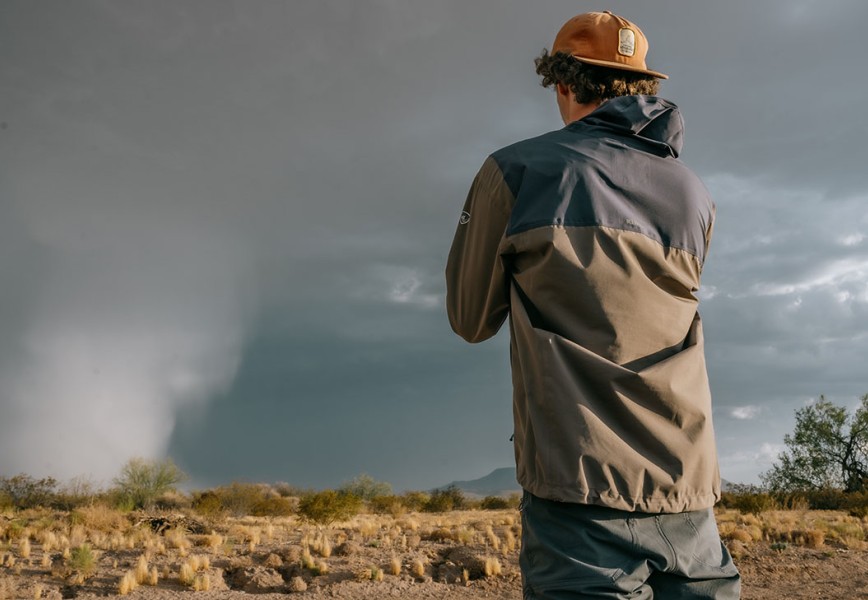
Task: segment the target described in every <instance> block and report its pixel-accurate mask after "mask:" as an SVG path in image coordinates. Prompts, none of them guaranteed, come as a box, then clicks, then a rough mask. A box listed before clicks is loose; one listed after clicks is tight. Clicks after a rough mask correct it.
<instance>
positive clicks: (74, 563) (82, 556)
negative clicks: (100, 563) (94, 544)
mask: <svg viewBox="0 0 868 600" xmlns="http://www.w3.org/2000/svg"><path fill="white" fill-rule="evenodd" d="M69 568H70V569H72V570H73V571H74V572H76V573H78V574H79V575H81V576H82V577H84V578H87V577H90V576H91V575H93V572H94V570H95V569H96V556H95V555H94V553H93V550H91V548H90V546H88V545H87V544H82V545H81V546H78V547H76V548H73V549H72V552H71V553H70V556H69Z"/></svg>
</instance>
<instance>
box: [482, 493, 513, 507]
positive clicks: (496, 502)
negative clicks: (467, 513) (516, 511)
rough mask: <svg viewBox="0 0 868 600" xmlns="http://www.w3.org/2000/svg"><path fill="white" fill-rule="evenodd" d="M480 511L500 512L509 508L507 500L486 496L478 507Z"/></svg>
mask: <svg viewBox="0 0 868 600" xmlns="http://www.w3.org/2000/svg"><path fill="white" fill-rule="evenodd" d="M479 507H480V508H481V509H482V510H501V509H503V508H510V505H509V500H507V499H506V498H503V497H501V496H486V497H485V498H483V499H482V503H481V504H480V505H479Z"/></svg>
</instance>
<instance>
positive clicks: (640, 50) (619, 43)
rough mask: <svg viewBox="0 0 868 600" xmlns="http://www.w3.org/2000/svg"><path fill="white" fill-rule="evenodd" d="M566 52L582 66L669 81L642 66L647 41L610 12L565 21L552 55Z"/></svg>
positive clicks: (638, 30) (583, 15)
mask: <svg viewBox="0 0 868 600" xmlns="http://www.w3.org/2000/svg"><path fill="white" fill-rule="evenodd" d="M555 52H565V53H567V54H569V55H571V56H573V57H575V58H577V59H578V60H580V61H581V62H583V63H588V64H589V65H598V66H601V67H609V68H611V69H621V70H624V71H634V72H636V73H645V74H646V75H652V76H654V77H659V78H660V79H669V76H668V75H664V74H663V73H658V72H657V71H652V70H650V69H649V68H648V66H647V65H646V64H645V55H646V54H648V39H647V38H646V37H645V34H644V33H642V30H641V29H639V28H638V27H637V26H636V25H635V24H634V23H631V22H630V21H628V20H627V19H625V18H624V17H619V16H618V15H613V14H612V13H611V12H609V11H608V10H607V11H603V12H589V13H584V14H581V15H576V16H575V17H573V18H572V19H570V20H569V21H567V22H566V23H565V24H564V26H563V27H561V30H560V31H559V32H558V35H557V36H556V37H555V43H554V44H553V45H552V54H554V53H555Z"/></svg>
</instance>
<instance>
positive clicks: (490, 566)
mask: <svg viewBox="0 0 868 600" xmlns="http://www.w3.org/2000/svg"><path fill="white" fill-rule="evenodd" d="M502 571H503V569H502V568H501V566H500V561H499V560H498V559H496V558H494V557H488V558H486V559H485V566H484V567H483V573H485V576H486V577H496V576H498V575H500V574H501V573H502Z"/></svg>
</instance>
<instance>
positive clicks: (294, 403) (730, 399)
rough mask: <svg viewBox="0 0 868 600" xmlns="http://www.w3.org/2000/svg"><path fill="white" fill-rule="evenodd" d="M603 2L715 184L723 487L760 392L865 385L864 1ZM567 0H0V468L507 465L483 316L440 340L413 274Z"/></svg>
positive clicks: (500, 344)
mask: <svg viewBox="0 0 868 600" xmlns="http://www.w3.org/2000/svg"><path fill="white" fill-rule="evenodd" d="M611 8H612V10H614V11H616V12H621V13H623V14H625V15H626V16H628V17H629V18H631V19H633V20H635V21H636V22H638V23H639V24H640V25H641V26H642V28H643V29H644V31H645V32H646V34H647V35H648V36H649V38H650V40H651V54H650V57H649V59H650V60H649V62H650V64H651V65H652V67H654V68H657V69H660V70H662V71H664V72H667V73H669V74H670V75H671V77H672V78H671V80H669V81H667V82H665V84H664V85H663V88H662V93H663V95H664V96H667V97H671V98H672V99H673V100H675V101H676V102H677V103H679V104H680V105H681V106H682V109H683V111H684V113H685V117H686V121H687V135H686V149H685V154H684V159H685V160H686V162H688V164H690V165H691V166H693V167H694V168H696V169H697V171H698V172H699V173H700V174H701V175H702V176H703V177H704V178H705V179H706V181H707V183H708V185H709V188H710V189H711V191H712V193H713V194H714V196H715V198H716V200H717V203H718V224H717V227H716V232H715V240H714V245H713V249H712V254H711V258H710V261H709V264H708V267H707V270H706V274H705V284H706V286H705V289H704V290H703V295H704V297H705V302H704V305H703V316H704V319H705V323H706V331H707V336H708V342H709V343H708V353H709V354H708V357H709V369H710V373H711V377H712V384H713V388H714V393H715V398H716V402H717V409H716V412H715V419H716V424H717V430H718V439H719V445H720V446H721V455H722V465H723V468H724V476H726V477H728V478H730V479H745V480H747V479H752V478H755V476H756V473H757V471H758V466H757V465H762V464H767V463H768V461H769V460H771V458H773V456H774V454H775V452H776V448H777V446H776V445H777V444H779V443H780V440H781V438H782V435H783V433H784V432H785V431H786V430H787V428H788V427H789V426H791V421H792V411H793V409H794V408H796V407H798V406H800V405H801V404H802V403H804V402H805V401H807V400H808V399H809V398H811V397H812V396H816V395H817V394H819V393H826V394H828V395H830V396H831V397H832V398H833V399H836V400H838V401H840V402H844V403H851V404H852V403H853V402H855V398H856V397H857V396H858V394H860V393H863V392H864V391H868V390H862V389H861V387H860V386H862V385H863V382H862V381H860V379H859V376H858V373H859V372H860V371H859V363H858V357H859V356H864V352H863V350H868V348H865V347H864V346H865V344H866V343H868V342H866V340H868V335H866V332H865V330H864V326H863V325H862V324H863V323H865V322H866V321H865V316H866V315H865V312H866V306H868V288H866V285H868V278H866V270H868V267H866V261H868V258H866V256H868V250H866V249H868V238H866V237H865V236H864V234H863V233H862V232H864V231H866V226H868V222H866V215H865V213H864V211H863V210H861V208H860V204H861V203H862V200H863V199H862V196H863V195H864V194H863V192H862V190H863V189H864V185H863V184H864V169H862V167H861V163H862V162H864V161H863V160H862V158H861V157H862V154H863V152H862V151H861V138H862V137H863V136H864V134H865V132H866V128H868V121H866V117H865V116H864V113H863V112H860V111H859V110H858V109H857V108H856V106H855V104H856V102H858V99H861V98H862V97H863V96H864V95H865V93H864V92H866V90H865V89H864V88H865V87H866V84H865V83H864V82H863V81H862V79H860V78H858V77H857V76H856V74H857V73H859V72H861V69H862V66H861V63H860V62H859V61H860V60H861V58H860V57H861V56H862V54H864V53H862V52H861V48H860V46H859V43H860V42H859V40H860V39H861V31H860V29H859V27H860V23H862V22H864V21H865V17H866V16H868V14H866V11H868V7H866V6H865V5H863V4H862V3H859V2H857V1H856V0H851V1H845V0H840V1H837V2H831V3H830V2H826V3H823V4H820V3H818V2H812V1H808V0H801V1H796V2H793V1H788V2H784V1H783V0H779V1H777V0H776V1H769V2H764V3H762V4H761V5H757V4H756V3H755V2H747V0H738V1H737V2H735V3H732V2H730V3H716V4H714V3H706V4H703V5H701V6H700V5H698V4H696V3H691V2H688V1H687V0H664V1H662V2H655V3H654V4H653V5H652V4H649V3H643V2H637V1H635V0H633V1H627V0H616V2H615V3H614V5H613V6H612V7H611ZM577 10H578V9H577V7H576V6H575V4H574V3H571V2H566V1H556V2H547V3H545V4H544V5H537V4H535V5H530V4H527V3H522V2H518V1H517V0H509V1H501V2H493V1H489V2H482V3H479V2H476V3H466V2H459V1H457V0H455V1H451V0H450V1H447V2H428V3H424V2H416V1H414V2H399V1H397V0H375V1H371V2H365V3H355V2H347V1H346V0H342V1H337V0H331V1H322V0H319V1H316V2H314V1H312V0H311V1H302V2H292V3H286V2H277V1H275V2H258V3H255V4H249V3H240V2H239V3H231V2H226V3H218V4H215V3H212V2H203V1H185V2H174V1H172V2H169V1H161V2H149V3H135V4H130V3H125V4H119V3H116V2H109V1H101V2H96V1H94V2H76V3H68V2H40V3H33V2H26V1H16V0H13V1H10V2H6V3H4V6H3V8H2V9H0V11H2V19H0V81H2V82H3V84H4V85H3V88H4V93H3V95H2V96H0V122H3V123H5V124H6V125H5V127H4V128H0V164H2V165H3V167H2V168H3V173H2V177H0V209H2V219H0V234H2V235H0V250H2V253H0V274H2V275H3V281H4V294H3V296H2V297H0V326H2V328H3V331H4V338H3V340H0V373H2V375H3V377H2V380H0V381H2V384H0V410H2V420H0V472H7V471H13V470H20V469H26V470H29V471H32V472H34V473H38V472H51V473H54V474H56V475H60V476H69V475H75V474H78V473H87V472H91V473H93V474H95V475H96V476H98V477H103V478H105V477H108V476H110V475H111V474H113V472H114V471H115V470H116V468H117V466H118V464H119V463H120V462H122V461H123V460H124V459H125V458H126V457H127V456H130V455H133V454H148V455H160V454H162V453H165V452H171V453H172V454H173V455H174V456H175V457H176V458H177V459H178V460H179V462H181V463H182V464H183V465H184V466H185V467H186V468H187V469H188V470H189V471H190V472H191V474H192V475H193V477H194V479H195V480H197V481H200V482H202V483H216V482H220V481H225V480H227V479H231V478H247V479H269V480H275V479H285V480H290V481H292V482H295V483H299V484H302V485H331V484H334V483H337V482H339V481H340V480H342V479H346V478H349V477H351V476H352V475H354V474H356V473H358V472H360V471H368V472H371V473H374V474H375V475H377V476H379V477H383V478H386V479H389V480H391V481H393V482H394V483H395V484H396V485H398V486H399V487H425V486H428V485H436V484H439V483H443V482H445V481H448V480H451V479H456V478H472V477H474V476H477V475H481V474H483V473H484V472H486V471H487V470H490V469H493V468H495V467H499V466H504V465H506V464H509V462H510V460H511V456H512V452H511V447H510V444H508V443H506V442H505V441H504V440H505V439H506V438H507V437H508V435H509V433H510V430H511V422H510V421H511V409H510V401H511V400H510V396H511V394H510V389H509V385H510V384H509V378H508V368H507V361H508V357H507V349H506V339H505V338H506V334H505V332H504V333H502V334H501V336H500V337H498V338H497V339H496V340H495V341H493V342H489V343H486V344H483V345H481V346H474V347H471V346H467V345H465V344H463V342H461V341H460V340H459V339H458V338H457V337H455V336H453V335H452V334H451V332H450V331H449V330H448V326H447V324H446V319H445V315H444V314H443V309H442V299H443V293H444V289H443V288H444V286H443V277H442V271H443V265H444V263H445V259H446V252H447V250H448V247H449V243H450V241H451V236H452V233H453V231H454V226H455V220H456V218H457V213H458V211H459V210H460V207H461V205H462V202H463V199H464V196H465V194H466V190H467V187H468V185H469V183H470V181H471V179H472V177H473V174H474V173H475V171H476V170H477V169H478V168H479V166H480V165H481V164H482V161H483V160H484V158H485V156H486V155H487V154H488V153H489V152H491V151H492V150H494V149H496V148H497V147H500V146H502V145H505V144H507V143H511V142H513V141H516V140H518V139H521V138H524V137H529V136H532V135H536V134H538V133H541V132H543V131H546V130H550V129H555V128H557V127H559V125H560V124H559V121H558V120H557V110H556V107H555V105H554V101H553V98H552V96H551V91H550V90H545V89H543V88H541V87H540V86H539V85H538V82H537V79H536V76H535V75H534V73H533V65H532V59H533V57H534V56H536V55H537V54H539V52H540V51H541V50H542V49H543V47H548V46H549V45H550V43H551V40H552V38H553V37H554V33H555V32H556V30H557V28H558V27H559V26H560V24H561V23H562V22H563V21H565V20H566V19H567V18H569V17H570V16H572V15H573V14H574V12H576V11H577ZM31 439H41V440H51V442H50V443H42V444H37V445H36V446H34V450H33V451H31V452H27V453H21V452H20V451H16V449H18V448H20V447H22V446H24V445H26V444H27V443H28V440H31ZM735 448H738V450H737V451H736V450H735Z"/></svg>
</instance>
